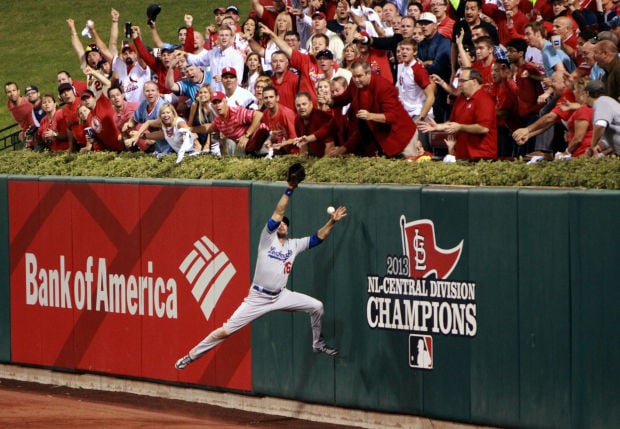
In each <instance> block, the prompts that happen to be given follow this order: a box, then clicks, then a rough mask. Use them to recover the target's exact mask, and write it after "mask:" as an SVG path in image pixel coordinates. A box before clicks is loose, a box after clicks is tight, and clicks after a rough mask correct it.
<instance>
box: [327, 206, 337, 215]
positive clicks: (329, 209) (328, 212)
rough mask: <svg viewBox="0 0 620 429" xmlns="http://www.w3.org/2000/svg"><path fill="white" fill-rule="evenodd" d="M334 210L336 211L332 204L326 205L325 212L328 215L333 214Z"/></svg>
mask: <svg viewBox="0 0 620 429" xmlns="http://www.w3.org/2000/svg"><path fill="white" fill-rule="evenodd" d="M335 211H336V209H335V208H334V206H329V207H327V214H328V215H330V216H331V215H333V214H334V212H335Z"/></svg>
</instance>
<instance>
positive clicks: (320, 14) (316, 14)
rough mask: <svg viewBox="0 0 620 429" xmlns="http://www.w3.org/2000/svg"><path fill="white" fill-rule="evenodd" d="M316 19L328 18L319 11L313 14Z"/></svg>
mask: <svg viewBox="0 0 620 429" xmlns="http://www.w3.org/2000/svg"><path fill="white" fill-rule="evenodd" d="M314 18H322V19H327V17H326V16H325V14H324V13H323V12H321V11H319V10H317V11H316V12H314V13H313V14H312V19H314Z"/></svg>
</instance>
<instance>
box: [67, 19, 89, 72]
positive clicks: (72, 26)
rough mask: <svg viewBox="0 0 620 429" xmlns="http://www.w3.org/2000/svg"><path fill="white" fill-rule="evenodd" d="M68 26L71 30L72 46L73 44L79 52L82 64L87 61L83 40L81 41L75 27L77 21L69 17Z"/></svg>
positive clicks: (74, 48)
mask: <svg viewBox="0 0 620 429" xmlns="http://www.w3.org/2000/svg"><path fill="white" fill-rule="evenodd" d="M67 26H68V27H69V30H70V31H71V46H73V50H74V51H75V53H76V54H77V56H78V59H79V60H80V64H82V63H83V62H84V61H85V59H84V54H85V52H84V47H83V46H82V42H80V38H79V37H78V34H77V31H76V29H75V21H74V20H73V19H71V18H69V19H67Z"/></svg>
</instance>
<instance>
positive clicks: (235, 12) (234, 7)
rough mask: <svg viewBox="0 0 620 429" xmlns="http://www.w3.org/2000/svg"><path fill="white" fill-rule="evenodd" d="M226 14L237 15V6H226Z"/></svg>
mask: <svg viewBox="0 0 620 429" xmlns="http://www.w3.org/2000/svg"><path fill="white" fill-rule="evenodd" d="M228 12H232V13H234V14H235V15H239V9H238V8H237V6H228V7H227V8H226V13H228Z"/></svg>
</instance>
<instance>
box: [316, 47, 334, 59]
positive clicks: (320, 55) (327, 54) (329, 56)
mask: <svg viewBox="0 0 620 429" xmlns="http://www.w3.org/2000/svg"><path fill="white" fill-rule="evenodd" d="M314 57H315V58H316V59H317V60H318V59H319V58H327V59H330V60H333V59H334V54H332V51H330V50H329V49H323V50H322V51H319V52H317V53H316V55H315V56H314Z"/></svg>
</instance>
